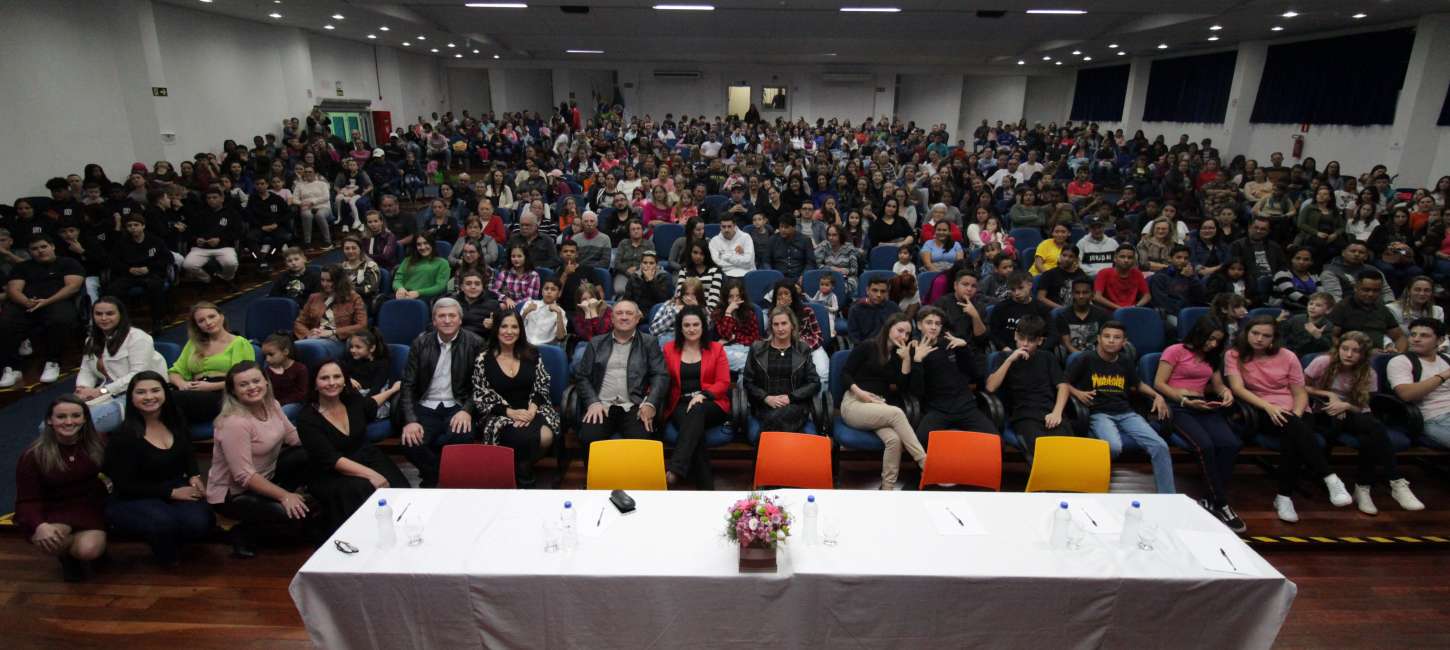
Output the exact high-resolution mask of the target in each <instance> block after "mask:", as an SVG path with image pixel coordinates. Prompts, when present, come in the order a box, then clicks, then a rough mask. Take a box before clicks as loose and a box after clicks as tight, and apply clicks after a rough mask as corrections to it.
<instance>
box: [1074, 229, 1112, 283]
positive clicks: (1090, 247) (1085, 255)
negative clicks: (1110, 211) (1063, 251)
mask: <svg viewBox="0 0 1450 650" xmlns="http://www.w3.org/2000/svg"><path fill="white" fill-rule="evenodd" d="M1077 249H1078V254H1079V258H1078V259H1079V260H1081V265H1082V270H1083V272H1084V273H1087V274H1088V277H1093V276H1096V275H1097V274H1098V271H1101V270H1103V269H1106V268H1111V267H1112V266H1113V256H1114V255H1116V254H1117V252H1118V242H1117V240H1115V239H1113V238H1112V237H1108V236H1106V235H1104V236H1103V239H1102V241H1096V240H1094V239H1093V236H1092V235H1083V236H1082V239H1079V240H1077Z"/></svg>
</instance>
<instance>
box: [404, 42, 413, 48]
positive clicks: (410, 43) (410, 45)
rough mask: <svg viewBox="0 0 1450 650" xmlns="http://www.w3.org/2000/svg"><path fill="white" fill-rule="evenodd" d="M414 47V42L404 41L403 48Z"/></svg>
mask: <svg viewBox="0 0 1450 650" xmlns="http://www.w3.org/2000/svg"><path fill="white" fill-rule="evenodd" d="M412 46H413V42H412V41H403V47H412Z"/></svg>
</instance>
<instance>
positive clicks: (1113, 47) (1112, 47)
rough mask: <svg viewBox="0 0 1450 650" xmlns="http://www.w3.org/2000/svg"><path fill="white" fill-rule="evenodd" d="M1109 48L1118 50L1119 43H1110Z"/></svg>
mask: <svg viewBox="0 0 1450 650" xmlns="http://www.w3.org/2000/svg"><path fill="white" fill-rule="evenodd" d="M1108 49H1110V50H1116V49H1118V44H1117V43H1108Z"/></svg>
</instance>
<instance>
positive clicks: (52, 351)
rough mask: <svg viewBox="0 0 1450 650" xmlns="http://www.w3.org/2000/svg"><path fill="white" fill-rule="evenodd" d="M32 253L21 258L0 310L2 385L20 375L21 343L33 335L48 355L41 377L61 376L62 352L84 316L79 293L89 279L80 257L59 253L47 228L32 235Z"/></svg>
mask: <svg viewBox="0 0 1450 650" xmlns="http://www.w3.org/2000/svg"><path fill="white" fill-rule="evenodd" d="M29 248H30V259H28V260H26V261H24V262H21V263H20V264H17V265H16V266H15V268H14V269H13V270H12V271H11V272H10V276H9V278H8V280H7V282H6V284H5V298H6V300H7V301H8V302H9V304H8V305H7V306H6V309H5V310H4V311H3V312H0V366H4V368H5V370H4V372H3V373H0V388H9V387H11V386H14V385H15V384H16V383H18V382H19V381H20V378H21V366H20V344H21V342H22V341H25V340H31V341H33V342H34V345H35V352H36V353H37V356H39V357H41V358H42V359H44V360H45V367H44V368H43V370H42V371H41V373H40V381H41V382H42V383H47V384H49V383H54V382H55V381H56V380H57V379H60V361H61V355H62V354H64V353H65V350H66V341H68V340H69V339H70V338H71V332H72V330H74V328H75V326H76V324H78V323H80V322H81V315H80V314H79V313H77V311H76V307H77V302H76V300H75V296H76V294H77V293H79V292H80V291H81V286H82V284H83V283H84V282H85V269H83V268H81V265H80V263H79V262H76V261H75V260H73V259H70V258H67V257H57V256H56V253H55V241H54V240H53V239H51V237H50V236H49V235H46V234H44V233H42V234H39V235H36V236H35V237H33V238H31V239H30V246H29Z"/></svg>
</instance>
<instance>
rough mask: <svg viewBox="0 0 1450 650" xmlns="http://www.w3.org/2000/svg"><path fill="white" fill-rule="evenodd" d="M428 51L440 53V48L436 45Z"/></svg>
mask: <svg viewBox="0 0 1450 650" xmlns="http://www.w3.org/2000/svg"><path fill="white" fill-rule="evenodd" d="M428 51H429V52H432V53H434V54H437V53H438V48H436V47H434V48H430V49H429V50H428Z"/></svg>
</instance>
